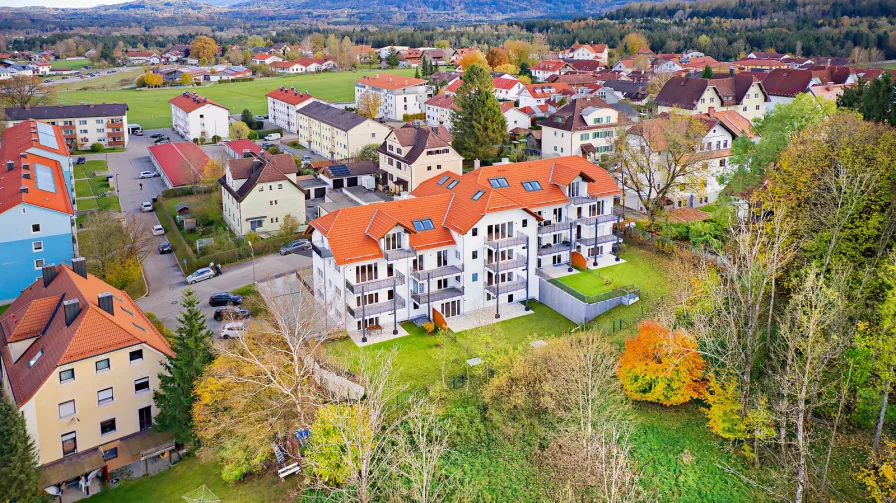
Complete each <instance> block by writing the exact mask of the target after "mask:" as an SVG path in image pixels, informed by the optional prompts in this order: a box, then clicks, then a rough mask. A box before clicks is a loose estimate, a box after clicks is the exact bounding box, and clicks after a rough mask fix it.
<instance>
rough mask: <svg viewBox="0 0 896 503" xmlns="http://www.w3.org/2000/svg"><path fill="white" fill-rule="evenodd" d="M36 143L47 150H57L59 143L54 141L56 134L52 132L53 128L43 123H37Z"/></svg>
mask: <svg viewBox="0 0 896 503" xmlns="http://www.w3.org/2000/svg"><path fill="white" fill-rule="evenodd" d="M37 141H38V142H40V144H41V145H43V146H45V147H47V148H52V149H58V148H59V142H57V141H56V133H55V132H54V131H53V126H51V125H49V124H45V123H43V122H38V123H37Z"/></svg>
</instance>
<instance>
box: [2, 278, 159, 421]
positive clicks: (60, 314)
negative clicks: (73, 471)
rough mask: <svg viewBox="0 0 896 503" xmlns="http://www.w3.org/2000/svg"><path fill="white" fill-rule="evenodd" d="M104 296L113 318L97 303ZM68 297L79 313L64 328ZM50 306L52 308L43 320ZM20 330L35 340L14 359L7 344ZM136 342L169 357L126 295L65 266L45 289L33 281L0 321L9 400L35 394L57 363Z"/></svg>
mask: <svg viewBox="0 0 896 503" xmlns="http://www.w3.org/2000/svg"><path fill="white" fill-rule="evenodd" d="M107 292H108V293H111V294H112V296H113V301H112V304H113V314H109V313H107V312H106V311H104V310H103V309H101V308H100V307H99V304H98V298H99V295H100V294H103V293H107ZM72 299H78V301H79V305H80V313H79V314H78V315H77V316H76V317H75V318H74V320H73V321H72V323H71V324H70V325H68V326H66V324H65V314H64V308H63V306H62V305H61V303H60V301H67V300H72ZM50 304H53V310H52V311H51V312H50V314H49V316H47V311H48V310H49V307H48V306H49V305H50ZM41 324H43V325H44V326H43V327H42V328H41V330H40V332H39V333H37V334H36V337H34V336H35V332H36V331H37V328H36V327H38V326H40V325H41ZM19 330H23V332H22V335H25V334H26V333H28V334H30V335H31V336H32V338H34V340H33V341H32V342H31V344H30V346H29V347H28V348H27V349H26V350H25V351H24V353H22V354H21V355H20V356H19V358H18V359H17V360H14V359H13V355H12V352H11V351H10V348H9V344H10V343H11V342H14V341H15V339H13V334H16V333H17V332H18V331H19ZM18 340H23V339H18ZM140 344H146V345H147V346H149V347H151V348H153V349H155V350H156V351H158V352H160V353H162V354H164V355H168V356H172V355H173V354H174V353H173V352H172V351H171V347H170V346H169V345H168V343H167V342H166V341H165V339H164V338H163V337H162V335H161V334H160V333H159V332H158V330H156V328H155V327H154V326H153V325H152V323H150V321H149V319H148V318H147V317H146V316H145V315H144V314H143V311H141V310H140V308H138V307H137V304H136V303H134V301H133V300H131V298H130V297H128V294H126V293H125V292H123V291H121V290H118V289H116V288H113V287H112V286H110V285H109V284H107V283H106V282H104V281H102V280H100V279H99V278H97V277H95V276H93V275H91V274H88V275H87V277H86V278H83V277H81V276H80V275H78V274H77V273H75V272H74V271H73V270H72V269H71V268H70V267H69V266H67V265H64V264H63V265H59V266H57V267H56V277H55V278H54V279H53V280H52V281H51V282H50V284H49V285H47V286H46V287H44V284H43V280H42V279H38V280H37V281H35V282H34V283H33V284H32V285H31V286H29V287H28V288H26V289H25V290H23V291H22V293H21V295H19V297H18V298H17V299H16V300H15V301H14V302H13V303H12V305H11V306H10V308H9V310H8V312H6V313H5V314H4V316H3V317H2V318H0V357H2V359H3V368H4V369H5V370H6V371H7V373H8V376H9V384H10V387H11V388H12V393H13V397H14V399H15V401H16V403H18V404H19V405H20V406H21V405H24V404H25V403H27V402H28V401H29V400H30V399H31V398H32V397H33V396H34V394H35V393H36V392H37V390H38V389H40V387H41V386H42V385H43V383H44V382H46V380H47V379H48V378H50V377H51V376H52V375H53V374H54V373H55V370H56V368H57V367H59V366H60V365H65V364H67V363H72V362H75V361H78V360H83V359H85V358H90V357H94V356H99V355H103V354H106V353H109V352H112V351H116V350H119V349H124V348H128V347H131V346H137V345H140ZM39 351H43V356H41V357H40V358H38V359H37V360H36V362H35V364H34V366H33V367H31V368H29V367H28V363H29V361H30V360H31V359H32V358H34V356H35V355H37V353H38V352H39Z"/></svg>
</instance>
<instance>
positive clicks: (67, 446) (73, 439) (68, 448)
mask: <svg viewBox="0 0 896 503" xmlns="http://www.w3.org/2000/svg"><path fill="white" fill-rule="evenodd" d="M77 437H78V435H77V434H76V433H75V432H71V433H66V434H65V435H62V455H63V456H68V455H69V454H74V453H76V452H78V438H77Z"/></svg>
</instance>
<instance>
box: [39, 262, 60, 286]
mask: <svg viewBox="0 0 896 503" xmlns="http://www.w3.org/2000/svg"><path fill="white" fill-rule="evenodd" d="M40 271H41V273H42V274H43V277H44V288H46V287H48V286H50V283H52V282H53V279H54V278H55V277H56V264H45V265H44V266H43V267H41V268H40Z"/></svg>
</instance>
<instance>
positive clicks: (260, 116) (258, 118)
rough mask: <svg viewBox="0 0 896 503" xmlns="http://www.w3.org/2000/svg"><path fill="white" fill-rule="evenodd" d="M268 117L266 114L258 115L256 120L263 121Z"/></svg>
mask: <svg viewBox="0 0 896 503" xmlns="http://www.w3.org/2000/svg"><path fill="white" fill-rule="evenodd" d="M266 118H267V117H265V116H264V115H256V116H255V120H257V121H263V120H265V119H266Z"/></svg>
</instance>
